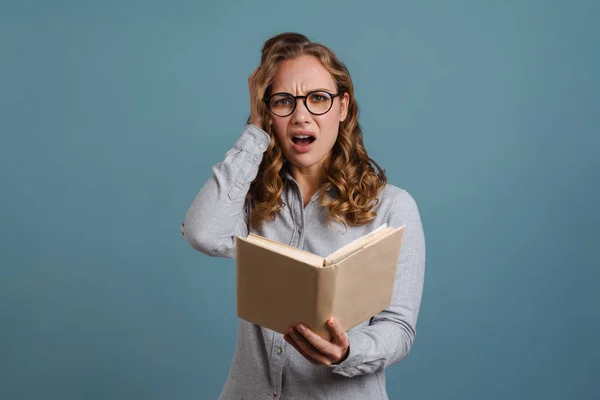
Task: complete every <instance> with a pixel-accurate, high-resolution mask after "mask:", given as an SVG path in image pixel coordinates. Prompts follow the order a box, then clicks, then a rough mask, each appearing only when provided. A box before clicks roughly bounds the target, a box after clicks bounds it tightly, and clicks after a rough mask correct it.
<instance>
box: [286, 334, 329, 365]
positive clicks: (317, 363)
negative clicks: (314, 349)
mask: <svg viewBox="0 0 600 400" xmlns="http://www.w3.org/2000/svg"><path fill="white" fill-rule="evenodd" d="M283 338H284V339H285V341H286V342H288V343H289V344H290V345H291V346H292V347H293V348H295V349H296V351H297V352H298V353H300V354H302V356H303V357H304V358H306V360H308V362H310V363H311V364H314V365H321V364H320V363H319V362H317V360H315V359H314V358H312V357H311V356H309V355H308V354H306V353H305V352H304V350H302V349H301V348H300V346H298V343H296V342H295V341H294V339H293V338H292V337H291V336H290V335H289V334H286V335H284V336H283Z"/></svg>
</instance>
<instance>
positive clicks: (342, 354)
mask: <svg viewBox="0 0 600 400" xmlns="http://www.w3.org/2000/svg"><path fill="white" fill-rule="evenodd" d="M327 326H329V329H330V330H331V333H332V334H333V339H332V340H331V342H329V341H327V340H325V339H323V338H322V337H321V336H319V335H317V334H316V333H314V332H313V331H311V330H310V329H308V327H307V326H306V325H303V324H299V325H297V326H295V327H292V328H290V329H289V330H288V333H287V334H286V335H284V339H285V340H286V341H287V342H288V343H289V344H291V345H292V346H294V348H295V349H296V350H298V352H299V353H300V354H302V355H303V356H304V358H306V359H307V360H308V361H310V362H311V363H312V364H314V365H331V364H339V363H341V362H342V361H344V360H345V359H346V357H348V352H349V351H350V343H348V335H346V332H344V330H343V329H342V328H341V327H340V326H339V324H338V323H337V321H336V320H335V319H333V318H331V319H330V320H329V321H328V324H327Z"/></svg>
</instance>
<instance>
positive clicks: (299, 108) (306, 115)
mask: <svg viewBox="0 0 600 400" xmlns="http://www.w3.org/2000/svg"><path fill="white" fill-rule="evenodd" d="M310 116H311V114H310V112H309V111H308V109H307V108H306V106H305V105H304V101H302V99H297V101H296V109H295V110H294V112H293V113H292V123H300V122H306V121H308V120H309V119H310V118H311V117H310Z"/></svg>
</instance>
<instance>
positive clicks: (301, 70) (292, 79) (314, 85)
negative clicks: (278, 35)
mask: <svg viewBox="0 0 600 400" xmlns="http://www.w3.org/2000/svg"><path fill="white" fill-rule="evenodd" d="M313 89H329V90H335V82H334V80H333V77H332V76H331V74H330V73H329V71H328V70H327V69H326V68H325V67H324V66H323V64H321V62H320V61H319V60H318V59H317V58H316V57H314V56H300V57H298V58H294V59H291V60H285V61H282V62H281V63H280V64H279V66H278V68H277V72H276V73H275V78H274V80H273V92H288V93H292V94H295V95H297V94H300V93H305V92H308V91H309V90H313Z"/></svg>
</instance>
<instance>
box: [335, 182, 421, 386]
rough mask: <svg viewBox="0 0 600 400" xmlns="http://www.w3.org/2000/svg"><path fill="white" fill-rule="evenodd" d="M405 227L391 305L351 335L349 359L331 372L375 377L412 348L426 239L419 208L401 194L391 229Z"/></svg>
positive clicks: (409, 197)
mask: <svg viewBox="0 0 600 400" xmlns="http://www.w3.org/2000/svg"><path fill="white" fill-rule="evenodd" d="M403 224H406V228H405V229H406V230H405V232H404V237H403V241H402V248H401V250H400V257H399V260H398V267H397V271H396V276H395V281H394V292H393V295H392V302H391V304H390V306H389V307H388V308H386V309H385V310H383V311H382V312H380V313H379V314H377V315H375V316H374V317H373V318H372V319H371V321H370V323H369V325H367V326H360V327H357V328H355V329H350V330H349V331H348V339H349V343H350V349H349V353H348V357H347V358H346V359H345V360H344V361H343V362H342V363H340V364H338V365H332V366H331V368H332V371H333V372H335V373H337V374H339V375H343V376H346V377H352V376H356V375H364V374H370V373H374V372H376V371H379V370H380V369H382V368H385V367H388V366H390V365H392V364H396V363H398V362H399V361H400V360H402V359H403V358H404V357H406V356H407V355H408V353H409V351H410V348H411V346H412V344H413V340H414V337H415V333H416V325H417V317H418V314H419V309H420V306H421V298H422V293H423V281H424V274H425V238H424V233H423V227H422V223H421V218H420V215H419V210H418V208H417V204H416V203H415V201H414V199H413V198H412V196H411V195H410V194H409V193H408V192H407V191H405V190H402V191H401V192H400V193H399V194H398V196H397V197H395V199H394V204H393V205H392V207H391V209H390V211H389V217H388V226H393V227H394V228H397V227H399V226H401V225H403Z"/></svg>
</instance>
